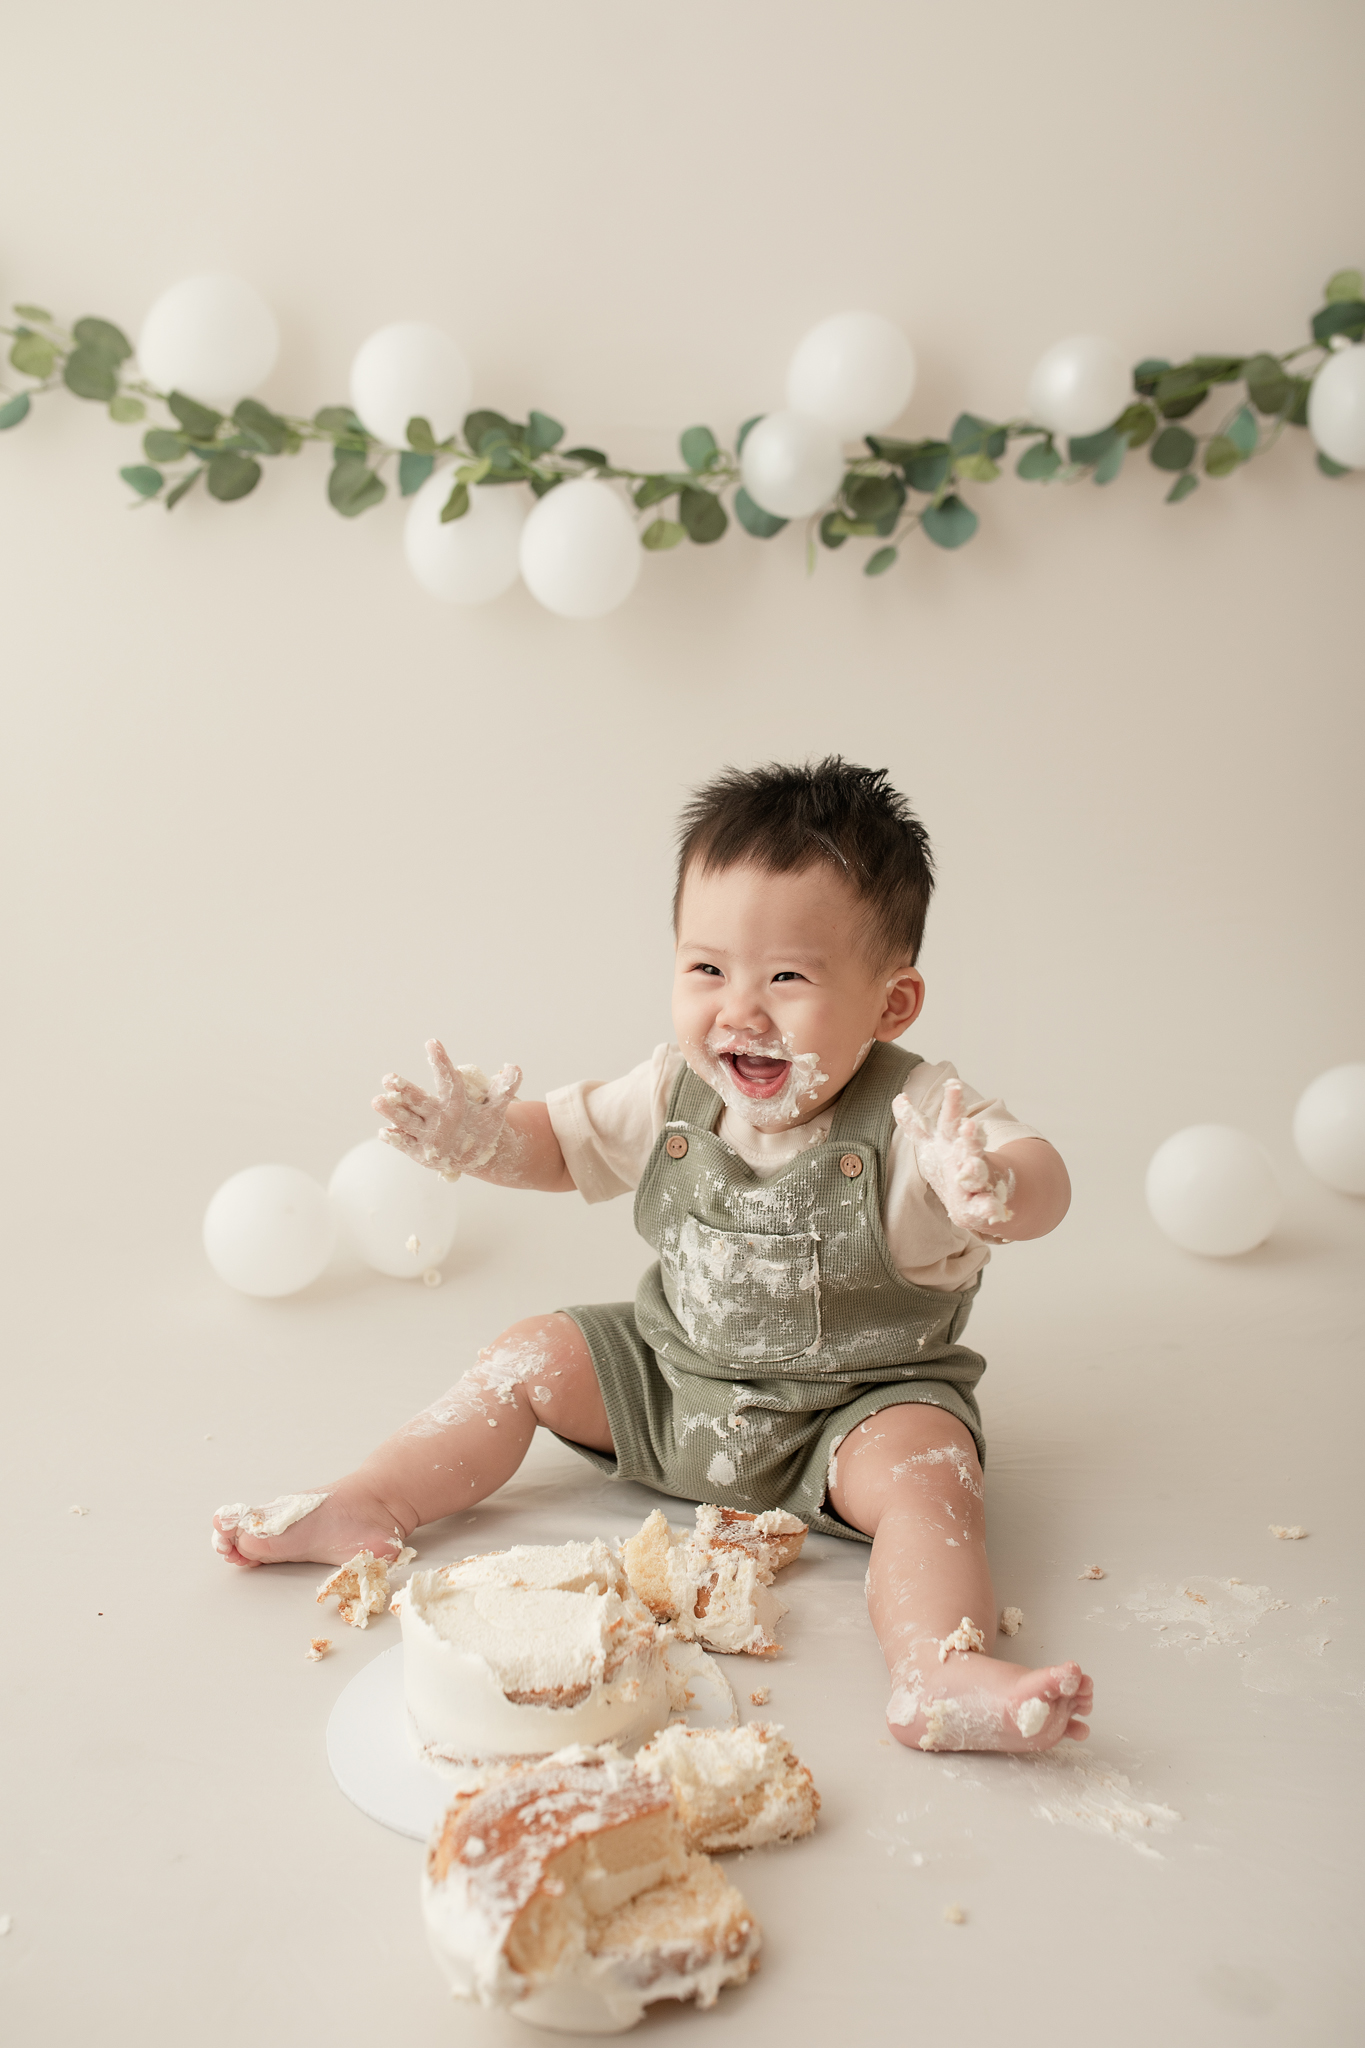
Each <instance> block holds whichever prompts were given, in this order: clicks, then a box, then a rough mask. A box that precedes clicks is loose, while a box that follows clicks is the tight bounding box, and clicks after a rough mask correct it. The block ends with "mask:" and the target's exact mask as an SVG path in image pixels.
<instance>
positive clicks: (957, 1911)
mask: <svg viewBox="0 0 1365 2048" xmlns="http://www.w3.org/2000/svg"><path fill="white" fill-rule="evenodd" d="M943 1917H944V1919H945V1920H946V1921H947V1922H948V1924H949V1926H950V1927H961V1926H962V1925H963V1923H964V1921H965V1920H966V1918H967V1915H966V1914H965V1913H964V1912H963V1910H962V1908H961V1906H945V1907H944V1908H943Z"/></svg>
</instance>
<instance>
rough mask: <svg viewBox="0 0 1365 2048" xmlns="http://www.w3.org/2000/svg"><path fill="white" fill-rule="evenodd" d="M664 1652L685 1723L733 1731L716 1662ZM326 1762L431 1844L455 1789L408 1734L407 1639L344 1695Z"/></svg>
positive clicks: (367, 1810)
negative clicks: (682, 1685) (684, 1695)
mask: <svg viewBox="0 0 1365 2048" xmlns="http://www.w3.org/2000/svg"><path fill="white" fill-rule="evenodd" d="M664 1655H665V1657H666V1659H667V1660H668V1665H669V1669H670V1670H671V1671H672V1672H673V1673H674V1675H675V1676H676V1677H680V1678H685V1679H686V1681H687V1683H688V1685H689V1686H690V1687H691V1688H692V1695H693V1697H692V1705H691V1706H690V1707H689V1708H688V1710H687V1714H686V1717H685V1718H686V1723H687V1726H688V1727H689V1728H733V1727H734V1726H735V1725H736V1723H737V1721H738V1719H739V1714H738V1709H737V1708H736V1706H735V1696H734V1694H733V1693H732V1692H731V1690H730V1684H729V1681H728V1679H727V1678H726V1676H725V1674H724V1672H723V1671H721V1669H720V1668H719V1666H718V1665H717V1664H716V1663H715V1661H714V1659H713V1658H710V1657H708V1656H707V1654H706V1652H705V1651H704V1650H702V1649H700V1648H699V1647H698V1646H697V1644H696V1643H669V1644H668V1646H667V1648H666V1649H665V1651H664ZM677 1718H679V1717H677V1716H675V1719H677ZM327 1761H328V1763H329V1764H330V1765H331V1767H332V1776H333V1777H334V1778H335V1779H336V1781H337V1784H338V1785H339V1786H340V1787H341V1789H342V1791H343V1792H344V1793H345V1794H346V1797H347V1798H348V1799H349V1800H350V1801H351V1803H352V1805H353V1806H358V1807H359V1808H360V1811H361V1812H362V1813H364V1814H368V1815H369V1817H370V1819H371V1820H377V1821H379V1822H380V1823H381V1824H382V1825H383V1826H384V1827H386V1828H392V1829H393V1830H394V1831H395V1833H397V1834H400V1835H410V1836H411V1837H412V1838H413V1839H414V1840H415V1841H419V1842H425V1841H426V1839H427V1837H428V1835H429V1834H430V1833H431V1830H432V1828H433V1827H434V1825H435V1823H436V1822H437V1820H439V1818H440V1816H441V1815H442V1814H443V1813H444V1812H445V1809H446V1807H447V1806H448V1805H449V1803H450V1798H451V1791H452V1787H451V1784H450V1781H449V1779H447V1778H443V1777H442V1776H441V1775H440V1773H439V1772H438V1771H436V1770H434V1769H433V1768H432V1766H431V1765H430V1764H424V1763H423V1762H422V1760H421V1758H420V1757H419V1756H418V1754H417V1752H416V1750H415V1749H414V1748H413V1746H412V1742H411V1740H410V1738H409V1735H408V1710H407V1702H406V1701H405V1699H404V1697H403V1645H402V1644H401V1643H395V1644H394V1645H393V1648H392V1649H389V1650H385V1651H383V1652H382V1653H381V1655H379V1656H378V1657H375V1658H374V1659H372V1661H371V1662H370V1663H368V1664H367V1665H366V1666H365V1669H364V1670H363V1671H359V1672H357V1673H356V1675H355V1677H354V1678H353V1679H352V1680H351V1682H350V1684H349V1685H348V1686H347V1687H346V1688H345V1690H344V1691H343V1692H342V1693H341V1694H340V1696H339V1698H338V1699H337V1703H336V1705H335V1706H334V1707H333V1708H332V1713H331V1718H330V1719H329V1721H328V1723H327Z"/></svg>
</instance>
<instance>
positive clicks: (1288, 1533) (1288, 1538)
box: [1270, 1522, 1308, 1543]
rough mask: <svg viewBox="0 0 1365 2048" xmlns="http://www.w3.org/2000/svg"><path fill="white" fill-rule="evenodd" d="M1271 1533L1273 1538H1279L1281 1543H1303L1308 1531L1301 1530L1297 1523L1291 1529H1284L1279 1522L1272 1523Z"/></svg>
mask: <svg viewBox="0 0 1365 2048" xmlns="http://www.w3.org/2000/svg"><path fill="white" fill-rule="evenodd" d="M1270 1533H1271V1535H1272V1536H1278V1537H1279V1539H1280V1541H1281V1543H1302V1541H1303V1539H1304V1537H1305V1536H1306V1535H1307V1534H1308V1531H1307V1530H1306V1529H1301V1528H1300V1527H1299V1525H1298V1523H1297V1522H1295V1524H1294V1526H1293V1527H1292V1528H1291V1529H1282V1528H1281V1527H1280V1525H1279V1523H1278V1522H1272V1523H1271V1524H1270Z"/></svg>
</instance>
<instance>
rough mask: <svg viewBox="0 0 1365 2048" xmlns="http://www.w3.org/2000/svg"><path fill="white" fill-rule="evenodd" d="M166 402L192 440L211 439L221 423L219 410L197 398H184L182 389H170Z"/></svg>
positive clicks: (221, 418)
mask: <svg viewBox="0 0 1365 2048" xmlns="http://www.w3.org/2000/svg"><path fill="white" fill-rule="evenodd" d="M166 403H167V405H168V406H169V407H170V409H171V411H172V412H173V413H174V414H175V417H176V418H177V419H178V420H179V422H180V424H181V426H182V427H183V428H184V429H185V432H186V433H187V434H188V435H189V436H190V437H191V439H192V440H195V441H211V440H212V439H213V437H214V435H215V434H216V433H217V431H218V429H219V427H220V426H221V425H222V424H223V415H222V414H221V413H220V412H215V411H214V410H213V407H212V406H211V405H201V404H200V403H199V400H198V399H197V398H186V396H185V394H184V392H183V391H172V393H171V395H170V397H169V398H168V399H167V400H166Z"/></svg>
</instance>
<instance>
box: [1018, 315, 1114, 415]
mask: <svg viewBox="0 0 1365 2048" xmlns="http://www.w3.org/2000/svg"><path fill="white" fill-rule="evenodd" d="M1132 395H1133V380H1132V372H1131V371H1130V369H1129V366H1128V364H1127V363H1126V362H1125V360H1124V357H1123V352H1122V350H1121V349H1120V348H1119V346H1118V344H1117V343H1116V342H1112V341H1106V340H1105V339H1104V337H1103V336H1102V335H1098V334H1073V335H1072V336H1071V337H1070V339H1069V340H1067V341H1059V342H1057V343H1055V344H1054V346H1053V347H1052V348H1050V349H1049V350H1048V351H1047V353H1046V355H1043V356H1040V357H1039V358H1038V361H1037V362H1036V363H1035V364H1034V366H1033V375H1032V376H1031V377H1030V378H1029V384H1028V409H1029V416H1030V418H1031V419H1035V420H1037V422H1038V424H1039V426H1043V427H1051V429H1052V431H1053V433H1054V434H1097V433H1098V432H1099V430H1100V428H1101V427H1107V426H1109V425H1110V424H1111V422H1112V421H1114V420H1116V419H1117V418H1118V416H1119V414H1120V413H1121V412H1122V411H1123V408H1124V407H1125V405H1127V404H1128V402H1129V400H1130V399H1131V398H1132Z"/></svg>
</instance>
